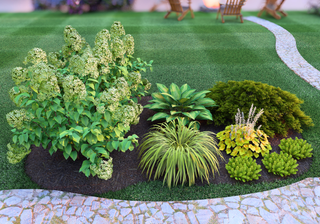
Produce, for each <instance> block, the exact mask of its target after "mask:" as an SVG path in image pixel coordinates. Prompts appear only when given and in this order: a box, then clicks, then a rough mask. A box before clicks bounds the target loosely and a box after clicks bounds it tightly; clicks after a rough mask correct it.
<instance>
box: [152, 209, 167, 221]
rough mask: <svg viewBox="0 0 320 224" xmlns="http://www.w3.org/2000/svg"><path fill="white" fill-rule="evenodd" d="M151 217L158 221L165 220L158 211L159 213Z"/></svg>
mask: <svg viewBox="0 0 320 224" xmlns="http://www.w3.org/2000/svg"><path fill="white" fill-rule="evenodd" d="M153 216H154V217H155V218H156V219H159V220H164V219H165V217H164V216H163V213H162V211H159V212H157V213H155V214H154V215H153Z"/></svg>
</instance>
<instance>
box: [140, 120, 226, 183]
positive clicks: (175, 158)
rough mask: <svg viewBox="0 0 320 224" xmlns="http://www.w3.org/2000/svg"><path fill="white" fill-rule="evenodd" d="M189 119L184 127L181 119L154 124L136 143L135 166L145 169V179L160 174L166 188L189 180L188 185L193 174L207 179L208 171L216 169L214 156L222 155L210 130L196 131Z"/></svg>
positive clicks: (192, 181)
mask: <svg viewBox="0 0 320 224" xmlns="http://www.w3.org/2000/svg"><path fill="white" fill-rule="evenodd" d="M194 122H195V121H191V122H190V123H189V126H188V127H186V126H185V125H184V123H183V121H182V120H181V119H176V120H173V121H170V122H169V124H168V123H161V124H160V125H155V126H154V127H153V128H152V129H153V131H151V132H149V133H147V134H146V135H145V137H144V139H143V143H142V144H141V145H140V147H139V150H140V151H139V157H141V161H140V163H139V167H140V168H142V169H143V171H144V170H146V171H147V175H148V174H149V179H150V178H151V175H152V173H153V171H154V170H155V173H154V179H157V178H159V177H162V176H164V180H163V184H164V183H165V182H167V184H168V186H169V188H170V187H171V186H172V184H173V185H177V184H178V183H181V184H184V183H185V182H187V180H189V186H191V185H192V184H194V183H195V180H196V178H198V177H200V179H201V181H203V178H205V179H206V180H207V181H208V183H209V172H210V169H211V172H212V174H214V171H218V166H219V162H218V160H217V156H219V157H221V158H222V159H223V157H222V155H221V152H220V151H219V150H218V149H217V147H216V141H215V138H214V133H212V132H200V131H199V130H197V129H196V128H195V127H194V124H193V123H194Z"/></svg>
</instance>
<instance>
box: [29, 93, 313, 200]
mask: <svg viewBox="0 0 320 224" xmlns="http://www.w3.org/2000/svg"><path fill="white" fill-rule="evenodd" d="M150 99H151V96H147V97H143V98H142V99H141V100H140V104H142V105H146V104H147V103H148V101H149V100H150ZM154 113H155V112H153V111H152V110H149V109H144V110H143V112H142V114H141V115H140V122H139V124H137V125H134V126H131V131H130V132H129V133H128V134H127V135H132V134H136V135H138V136H139V143H141V140H142V138H143V135H144V134H146V133H147V132H148V131H149V130H150V128H151V127H152V122H150V121H147V119H148V118H149V117H150V116H152V115H153V114H154ZM200 130H201V131H212V132H214V133H218V132H219V131H222V130H224V127H222V126H220V127H218V126H213V125H206V124H202V125H201V128H200ZM288 137H291V138H295V137H298V138H302V135H301V134H299V133H297V132H295V131H292V130H290V131H289V133H288V135H287V138H288ZM282 138H283V137H281V136H278V135H276V136H275V137H274V138H270V139H269V141H270V143H271V146H272V151H271V152H277V153H279V152H280V148H279V147H278V144H279V143H280V140H281V139H282ZM222 153H223V156H224V158H225V160H226V161H221V160H219V163H220V169H219V172H220V175H218V174H216V175H215V177H213V175H210V183H211V184H219V183H230V184H234V183H237V181H236V180H235V179H232V178H230V176H229V174H228V172H227V170H226V169H225V164H226V163H227V162H228V160H229V158H231V156H229V155H227V154H226V153H225V152H224V151H223V152H222ZM110 156H111V157H112V158H113V176H112V178H111V179H109V180H107V181H106V180H101V179H99V178H98V177H97V176H95V177H92V176H90V177H89V178H88V177H86V176H85V175H84V173H82V172H81V173H80V172H79V169H80V167H81V165H82V161H83V159H84V157H83V158H80V159H79V160H76V161H73V160H72V159H68V160H65V158H64V157H63V154H62V152H57V153H54V154H53V155H52V156H50V154H49V151H48V149H44V148H42V147H35V146H32V152H31V153H30V154H29V155H28V158H27V160H26V165H25V168H26V173H27V174H28V175H29V176H30V178H31V180H32V181H34V182H35V183H37V184H38V185H40V186H41V187H42V188H45V189H49V190H61V191H67V192H74V193H80V194H87V195H93V194H100V193H105V192H107V191H117V190H120V189H123V188H125V187H127V186H129V185H132V184H136V183H138V182H143V181H148V178H147V177H146V173H145V172H144V173H141V169H139V168H138V164H139V161H140V160H139V159H138V152H137V149H136V148H135V149H134V150H133V151H127V152H125V153H123V152H118V151H114V152H112V153H111V154H110ZM257 163H258V164H260V165H261V169H262V171H261V173H260V174H261V176H260V178H259V179H258V180H255V181H252V182H251V183H250V184H255V183H260V182H270V181H275V180H281V179H284V177H280V176H276V175H274V174H271V173H268V171H267V169H266V168H265V167H264V165H263V164H262V162H261V158H260V157H259V158H258V159H257ZM311 163H312V158H307V159H303V160H300V161H298V164H299V166H298V167H297V168H298V172H297V174H295V175H291V176H290V177H298V176H300V175H301V174H303V173H305V172H306V171H308V169H309V166H310V164H311ZM206 184H207V182H206V181H204V182H203V183H201V181H200V180H198V181H197V182H196V185H199V186H203V185H206ZM244 184H248V183H244Z"/></svg>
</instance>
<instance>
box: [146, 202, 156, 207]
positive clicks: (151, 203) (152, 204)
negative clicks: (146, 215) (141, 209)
mask: <svg viewBox="0 0 320 224" xmlns="http://www.w3.org/2000/svg"><path fill="white" fill-rule="evenodd" d="M147 207H148V208H154V207H156V203H155V202H150V203H148V204H147Z"/></svg>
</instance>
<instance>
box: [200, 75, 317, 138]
mask: <svg viewBox="0 0 320 224" xmlns="http://www.w3.org/2000/svg"><path fill="white" fill-rule="evenodd" d="M209 90H210V92H209V93H208V94H207V95H206V96H207V97H209V98H211V99H213V100H214V101H216V103H217V104H218V105H219V107H216V108H212V109H211V112H212V114H214V117H213V121H214V123H215V124H216V125H231V124H232V122H233V121H232V120H233V116H234V114H236V113H237V109H238V108H241V110H242V111H243V112H244V113H248V112H249V110H250V106H251V104H254V105H255V106H256V107H257V108H263V109H264V113H263V115H261V118H260V120H259V123H258V125H260V124H261V125H262V130H263V131H264V132H265V133H266V134H267V135H269V136H271V137H273V136H274V134H275V133H278V134H281V135H284V136H286V135H287V132H288V130H289V129H294V130H296V131H298V132H302V126H313V125H314V124H313V122H312V119H311V118H310V117H309V116H307V115H305V113H304V112H303V111H301V109H300V105H301V104H302V103H303V101H302V100H301V99H299V98H298V97H297V96H296V95H294V94H292V93H289V92H287V91H283V90H281V89H280V88H276V87H274V86H270V85H268V84H264V83H261V82H254V81H248V80H245V81H228V82H227V83H224V82H218V83H216V85H214V86H213V88H211V89H209Z"/></svg>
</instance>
